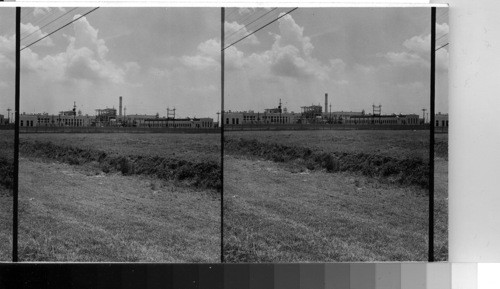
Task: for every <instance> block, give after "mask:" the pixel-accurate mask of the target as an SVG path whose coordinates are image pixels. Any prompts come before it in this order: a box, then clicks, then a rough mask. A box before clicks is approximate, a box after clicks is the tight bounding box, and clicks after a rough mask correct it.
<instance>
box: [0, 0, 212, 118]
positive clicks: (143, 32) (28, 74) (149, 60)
mask: <svg viewBox="0 0 500 289" xmlns="http://www.w3.org/2000/svg"><path fill="white" fill-rule="evenodd" d="M27 9H29V10H25V11H24V12H22V17H21V18H22V21H21V23H22V24H21V39H23V38H24V37H26V38H25V39H24V40H22V41H21V44H22V46H24V45H27V44H29V43H31V42H32V41H35V40H37V39H39V38H40V37H43V36H45V35H47V33H49V32H50V31H53V30H54V29H55V28H57V27H59V26H61V25H62V24H64V23H67V22H69V21H71V20H72V19H75V18H77V17H79V16H80V15H83V14H84V13H85V12H87V11H89V10H90V8H78V9H77V10H74V11H71V13H69V14H67V16H66V18H64V17H63V18H61V19H60V20H59V21H56V22H55V23H54V24H51V25H49V26H47V27H45V28H42V29H40V30H39V29H38V28H40V27H42V26H44V25H45V24H47V23H48V22H49V21H50V19H55V18H56V16H59V15H63V14H64V13H66V12H68V11H70V10H71V9H72V8H50V9H46V8H36V9H33V8H27ZM51 15H52V18H51V17H50V16H51ZM44 17H45V18H44ZM220 17H221V16H220V9H218V8H204V9H203V8H189V9H185V8H100V9H98V10H96V11H94V12H92V13H91V14H89V15H87V16H85V17H83V18H81V19H80V20H78V21H76V22H75V23H74V24H72V25H69V26H67V27H65V28H63V29H62V30H60V31H58V32H56V33H54V34H52V35H50V36H49V37H47V38H45V39H44V40H42V41H40V42H38V43H37V44H34V45H32V46H30V47H28V48H26V49H24V50H23V51H22V52H21V112H26V113H33V112H37V113H38V112H40V113H42V112H48V113H51V114H52V113H58V112H59V111H62V110H69V109H72V107H73V103H74V102H76V106H77V109H78V110H81V111H82V113H83V114H89V115H93V114H95V109H98V108H106V107H110V108H111V107H114V108H118V106H119V104H118V99H119V96H122V97H123V105H124V107H126V113H127V114H156V113H159V114H160V116H165V115H166V114H167V108H174V107H175V108H176V117H212V118H214V119H215V118H216V117H217V115H216V113H217V112H219V111H220V64H219V65H218V66H217V65H212V66H211V67H210V69H206V68H205V65H206V64H204V62H203V61H204V60H203V59H201V60H200V59H198V58H197V57H198V56H199V55H200V53H201V52H200V47H199V45H200V44H202V43H204V42H205V41H206V40H208V39H219V41H220V27H221V24H220V23H221V22H220ZM64 19H66V20H67V21H62V20H64ZM14 23H15V19H14V10H13V9H0V27H2V30H1V31H0V76H1V77H2V78H1V79H2V80H3V81H2V83H1V84H0V97H1V99H0V100H1V103H2V104H4V105H3V106H6V105H7V106H9V107H11V108H12V107H13V106H14V100H13V98H14V97H13V96H14V90H13V85H14V78H13V77H14V70H13V69H14V45H15V43H14ZM57 23H59V25H57V26H56V25H55V24H57ZM4 27H5V28H4ZM31 33H33V34H32V35H30V36H28V35H29V34H31ZM198 60H199V61H201V63H200V62H197V61H198ZM4 76H5V77H7V78H4ZM1 106H2V105H0V113H2V114H6V112H5V110H6V108H5V109H4V108H3V107H1Z"/></svg>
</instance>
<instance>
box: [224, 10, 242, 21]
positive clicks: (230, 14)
mask: <svg viewBox="0 0 500 289" xmlns="http://www.w3.org/2000/svg"><path fill="white" fill-rule="evenodd" d="M238 10H239V8H234V10H233V11H231V12H230V13H229V14H228V15H226V19H229V17H230V16H232V15H234V13H235V12H238Z"/></svg>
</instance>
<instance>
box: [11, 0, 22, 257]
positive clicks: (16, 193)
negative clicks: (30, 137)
mask: <svg viewBox="0 0 500 289" xmlns="http://www.w3.org/2000/svg"><path fill="white" fill-rule="evenodd" d="M20 57H21V7H16V82H15V97H16V101H15V109H14V127H15V131H14V180H13V186H14V187H13V194H12V195H13V199H14V200H13V208H12V210H13V213H14V215H13V218H12V261H13V262H17V235H18V229H17V226H18V213H17V209H18V201H19V200H18V199H19V97H20V83H21V79H20V77H21V59H20Z"/></svg>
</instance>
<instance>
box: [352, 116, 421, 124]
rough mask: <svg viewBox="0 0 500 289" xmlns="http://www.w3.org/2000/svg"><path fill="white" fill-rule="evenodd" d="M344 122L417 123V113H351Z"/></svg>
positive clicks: (418, 122)
mask: <svg viewBox="0 0 500 289" xmlns="http://www.w3.org/2000/svg"><path fill="white" fill-rule="evenodd" d="M345 124H355V125H357V124H359V125H367V124H372V125H419V124H420V121H419V117H418V115H417V114H390V115H373V114H369V115H353V116H351V117H350V118H349V120H346V122H345Z"/></svg>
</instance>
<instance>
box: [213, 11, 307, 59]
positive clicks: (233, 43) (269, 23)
mask: <svg viewBox="0 0 500 289" xmlns="http://www.w3.org/2000/svg"><path fill="white" fill-rule="evenodd" d="M297 9H299V8H298V7H295V8H293V9H291V10H289V11H288V12H286V13H284V14H282V15H281V16H279V17H277V18H276V19H273V20H272V21H270V22H268V23H267V24H265V25H263V26H261V27H260V28H258V29H257V30H255V31H253V32H251V33H248V34H247V35H245V36H243V37H242V38H240V39H238V40H236V41H234V42H232V43H231V44H229V45H227V46H226V47H224V48H223V49H222V50H223V51H224V50H226V49H227V48H229V47H231V46H233V45H235V44H236V43H238V42H240V41H242V40H243V39H245V38H247V37H249V36H251V35H253V34H255V33H257V32H258V31H260V30H262V29H264V28H265V27H267V26H269V25H271V24H272V23H274V22H276V21H278V20H279V19H280V18H282V17H285V16H286V15H288V14H290V13H292V12H293V11H295V10H297Z"/></svg>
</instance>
